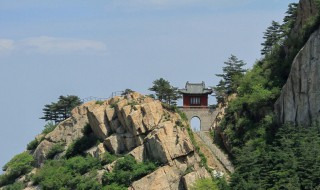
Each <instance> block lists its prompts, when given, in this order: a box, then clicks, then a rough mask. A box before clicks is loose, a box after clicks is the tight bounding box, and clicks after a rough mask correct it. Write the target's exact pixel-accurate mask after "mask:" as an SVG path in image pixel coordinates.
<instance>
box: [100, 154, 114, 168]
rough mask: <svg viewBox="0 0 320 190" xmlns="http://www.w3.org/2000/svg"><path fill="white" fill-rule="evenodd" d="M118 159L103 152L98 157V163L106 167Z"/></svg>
mask: <svg viewBox="0 0 320 190" xmlns="http://www.w3.org/2000/svg"><path fill="white" fill-rule="evenodd" d="M117 158H118V157H117V156H115V155H113V154H110V153H109V152H105V153H104V154H102V155H101V156H100V162H101V164H102V165H107V164H110V163H112V162H113V161H115V160H116V159H117Z"/></svg>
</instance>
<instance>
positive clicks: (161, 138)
mask: <svg viewBox="0 0 320 190" xmlns="http://www.w3.org/2000/svg"><path fill="white" fill-rule="evenodd" d="M86 126H87V127H88V126H90V127H91V130H92V131H93V135H94V136H96V137H97V138H98V139H99V140H100V144H98V145H94V146H93V147H90V148H89V149H87V150H86V152H87V153H88V154H91V155H92V156H94V157H99V156H100V155H101V154H103V153H104V152H106V151H108V152H110V153H112V154H116V155H124V154H129V155H132V156H133V157H134V158H135V159H136V160H137V161H138V162H143V161H147V160H149V161H150V160H151V161H153V162H157V163H159V164H160V165H161V166H160V167H159V168H158V169H156V170H155V171H154V172H152V173H151V174H149V175H147V176H145V177H143V178H141V179H140V180H138V181H135V182H133V183H132V184H131V186H130V187H129V189H131V190H137V189H139V190H140V189H148V190H150V189H155V190H156V189H169V190H170V189H174V190H176V189H189V188H190V185H192V183H193V182H194V181H195V180H196V179H198V178H206V177H210V174H209V173H208V172H207V171H206V169H205V168H204V167H202V166H201V165H200V164H199V163H200V157H199V156H198V154H197V153H196V152H195V148H194V146H193V144H192V142H191V140H190V137H189V135H188V132H187V129H186V126H187V123H185V121H183V120H182V119H181V117H180V116H179V114H177V113H174V112H171V111H168V110H166V109H164V108H163V106H162V104H161V102H159V101H157V100H154V99H152V98H149V97H146V96H143V95H141V94H139V93H131V94H128V95H127V96H125V97H114V98H112V99H109V100H106V101H104V102H95V101H93V102H88V103H85V104H83V105H81V106H79V107H77V108H75V109H74V110H73V111H72V116H71V117H70V118H69V119H67V120H65V121H63V122H61V123H60V124H59V125H58V126H57V127H56V128H55V130H54V131H52V132H51V133H49V134H47V135H45V136H43V135H39V136H38V137H37V138H38V139H39V140H40V139H41V143H40V144H39V145H38V146H37V148H36V149H35V150H34V151H33V152H32V153H33V156H34V158H35V159H36V161H37V166H38V167H41V166H42V165H43V164H44V162H45V160H46V159H47V156H48V153H49V152H50V150H51V149H52V147H54V146H56V145H57V144H59V145H63V149H64V151H63V152H61V153H59V154H56V155H55V156H54V159H59V158H61V157H63V156H64V155H65V154H66V150H67V149H68V147H69V146H70V145H71V144H72V143H74V142H75V141H76V140H77V139H79V138H81V137H83V136H84V135H86V134H85V132H84V131H85V130H87V129H86ZM112 167H113V165H112V164H109V165H106V166H104V167H103V168H105V169H103V170H101V171H99V173H100V174H101V173H104V172H109V171H112ZM32 172H33V173H35V172H37V171H36V169H35V170H33V171H32ZM100 177H101V176H100ZM23 179H24V177H22V178H21V179H20V181H23ZM97 180H100V181H101V179H99V176H97ZM36 188H37V187H36V186H33V184H32V182H29V183H28V188H27V189H36Z"/></svg>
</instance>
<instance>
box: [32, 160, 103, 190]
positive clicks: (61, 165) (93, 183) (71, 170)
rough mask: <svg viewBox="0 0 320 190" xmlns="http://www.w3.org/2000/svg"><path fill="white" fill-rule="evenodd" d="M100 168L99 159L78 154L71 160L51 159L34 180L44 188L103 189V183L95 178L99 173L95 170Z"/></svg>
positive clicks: (47, 189) (44, 189) (46, 189)
mask: <svg viewBox="0 0 320 190" xmlns="http://www.w3.org/2000/svg"><path fill="white" fill-rule="evenodd" d="M99 168H101V165H100V162H99V160H98V159H96V158H93V157H90V156H87V157H81V156H77V157H73V158H71V159H69V160H63V159H62V160H49V161H47V162H46V163H45V165H44V166H43V167H42V168H41V169H40V171H38V172H37V173H36V174H35V175H34V176H33V181H34V183H35V184H39V185H40V187H41V189H43V190H49V189H83V190H85V189H94V190H99V189H102V185H101V184H99V183H98V182H97V180H96V179H95V176H96V175H97V174H96V173H95V172H94V170H95V169H99ZM90 171H91V172H90ZM88 172H89V173H88ZM83 174H86V175H83Z"/></svg>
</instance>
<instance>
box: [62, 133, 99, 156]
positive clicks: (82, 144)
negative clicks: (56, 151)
mask: <svg viewBox="0 0 320 190" xmlns="http://www.w3.org/2000/svg"><path fill="white" fill-rule="evenodd" d="M98 143H99V139H98V138H97V137H96V136H94V135H89V136H83V137H82V138H80V139H77V140H75V141H74V142H73V143H72V144H71V145H69V147H68V149H67V150H66V154H65V157H66V158H71V157H73V156H76V155H84V151H86V150H88V149H89V148H91V147H92V146H94V145H96V144H98Z"/></svg>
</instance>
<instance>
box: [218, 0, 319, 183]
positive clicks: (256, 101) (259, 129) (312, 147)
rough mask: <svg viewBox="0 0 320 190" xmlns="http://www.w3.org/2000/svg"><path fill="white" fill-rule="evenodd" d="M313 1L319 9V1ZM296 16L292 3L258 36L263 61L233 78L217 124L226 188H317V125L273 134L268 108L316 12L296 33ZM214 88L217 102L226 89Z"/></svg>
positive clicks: (275, 129)
mask: <svg viewBox="0 0 320 190" xmlns="http://www.w3.org/2000/svg"><path fill="white" fill-rule="evenodd" d="M316 2H317V6H318V8H320V0H316ZM296 17H297V4H295V3H293V4H290V5H289V8H288V11H287V13H286V17H285V18H284V23H283V24H279V23H277V22H272V24H271V26H270V27H269V28H268V29H267V31H266V32H265V33H264V34H265V37H264V38H265V42H264V43H263V46H264V47H263V48H264V49H263V50H262V54H264V57H263V58H262V59H261V60H259V61H257V62H256V64H255V65H254V67H253V69H252V70H250V71H248V72H247V73H246V74H245V75H244V76H243V77H241V78H240V79H239V80H238V88H237V89H236V91H235V92H236V94H237V97H236V98H235V99H234V100H232V101H231V102H229V104H228V108H227V109H226V112H225V116H224V118H223V119H222V121H221V123H220V126H219V129H220V130H222V133H223V135H224V138H225V137H226V138H227V139H228V145H230V147H228V148H231V149H232V151H231V153H232V155H233V156H234V158H236V163H235V165H236V172H235V174H234V175H233V176H232V183H231V189H317V188H320V186H319V182H317V181H316V180H315V179H316V178H319V172H318V171H319V170H318V168H319V166H318V162H319V161H318V159H319V155H320V154H319V152H318V149H319V147H318V146H319V142H320V141H319V139H318V138H319V136H320V135H319V129H318V127H311V128H310V127H309V128H308V127H307V126H305V128H303V127H293V126H283V127H281V128H280V130H278V129H279V126H277V125H276V124H275V122H274V119H273V118H274V116H273V110H274V107H273V106H274V103H275V101H276V99H277V98H278V97H279V94H280V89H281V88H282V87H283V85H284V84H285V82H286V81H287V78H288V75H289V73H290V68H291V63H292V61H293V59H294V57H295V56H296V54H297V53H298V52H299V50H300V49H301V48H302V47H303V45H304V44H305V43H306V41H307V40H308V39H309V37H310V35H311V34H312V32H314V31H315V30H316V29H318V28H319V25H320V14H319V13H317V14H316V15H315V16H314V17H311V18H309V20H308V22H307V23H306V24H305V25H304V26H303V28H302V30H300V31H293V26H294V23H295V20H296ZM216 89H218V91H220V92H222V93H220V94H218V96H217V99H218V101H221V99H222V100H223V95H224V93H223V91H225V90H226V89H227V88H226V85H225V83H224V81H222V82H220V83H219V84H218V86H217V87H216ZM219 98H220V99H219ZM215 136H217V135H215ZM311 139H312V140H311ZM319 163H320V162H319ZM312 164H313V165H312Z"/></svg>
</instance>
